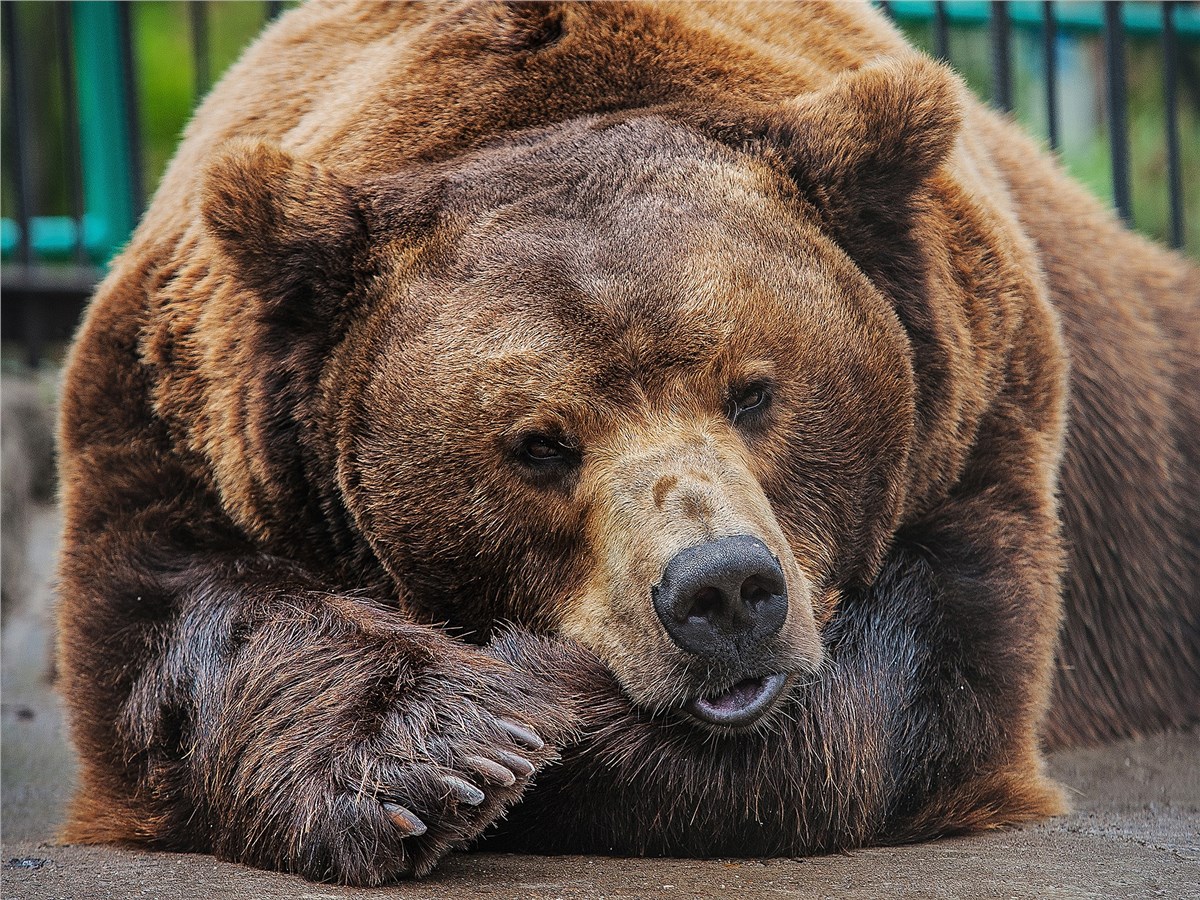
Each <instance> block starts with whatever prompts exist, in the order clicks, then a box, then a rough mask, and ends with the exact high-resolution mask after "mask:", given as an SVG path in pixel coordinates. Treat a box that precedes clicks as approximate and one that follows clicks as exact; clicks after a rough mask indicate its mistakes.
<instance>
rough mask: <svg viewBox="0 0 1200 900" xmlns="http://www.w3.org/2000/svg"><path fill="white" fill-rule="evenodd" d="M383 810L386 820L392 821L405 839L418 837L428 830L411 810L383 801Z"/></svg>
mask: <svg viewBox="0 0 1200 900" xmlns="http://www.w3.org/2000/svg"><path fill="white" fill-rule="evenodd" d="M383 809H384V812H386V813H387V814H388V818H389V819H391V820H392V823H393V824H394V825H395V826H396V827H397V828H399V829H400V830H401V831H403V832H405V835H406V837H420V836H421V835H423V834H424V833H425V832H426V831H428V830H429V828H428V827H427V826H426V825H425V823H424V822H422V821H421V820H420V819H419V818H417V816H416V814H415V813H413V812H412V810H409V809H405V808H404V807H403V806H401V805H400V804H399V803H389V802H387V801H384V803H383Z"/></svg>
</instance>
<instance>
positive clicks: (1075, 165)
mask: <svg viewBox="0 0 1200 900" xmlns="http://www.w3.org/2000/svg"><path fill="white" fill-rule="evenodd" d="M288 5H289V4H267V3H260V2H241V0H237V2H235V0H212V2H206V3H203V4H197V3H188V2H168V0H146V2H138V3H136V4H131V9H130V10H129V23H130V33H131V37H132V49H133V53H132V61H133V71H134V73H135V87H136V94H137V98H138V103H137V107H138V120H139V121H138V133H139V135H140V142H141V159H142V174H141V181H142V187H143V194H144V196H148V195H149V194H151V193H152V192H153V188H154V185H155V184H156V183H157V181H158V179H159V177H160V176H161V174H162V172H163V169H164V168H165V166H166V164H167V162H168V160H169V159H170V157H171V154H172V153H173V152H174V148H175V145H176V143H177V141H178V139H179V135H180V132H181V130H182V128H183V126H184V124H185V123H186V122H187V119H188V116H189V115H190V113H191V110H192V109H193V107H194V105H195V103H196V101H197V99H198V98H199V97H201V96H202V95H203V93H204V92H205V91H206V90H207V88H208V87H209V86H210V84H211V82H212V81H213V80H215V79H216V78H218V77H219V76H220V73H221V72H223V71H224V69H225V68H226V67H227V66H228V65H229V64H230V63H231V62H232V61H233V60H235V59H236V58H237V56H238V54H239V53H240V51H241V50H242V48H243V47H244V46H245V45H246V44H247V43H249V42H250V41H251V40H253V38H254V36H255V35H256V34H257V33H258V32H259V31H260V30H261V29H262V27H263V25H264V23H265V22H266V21H267V19H268V17H269V16H270V15H271V14H273V13H275V12H277V11H278V8H279V7H283V8H286V6H288ZM56 6H57V4H52V3H36V2H20V3H14V4H12V7H13V8H12V11H11V13H12V18H11V19H6V22H8V21H12V22H13V23H14V24H15V28H16V30H17V33H18V36H19V39H20V47H21V48H22V50H21V56H22V57H23V59H22V66H23V69H24V71H25V73H26V74H25V76H24V94H25V98H24V100H25V109H26V115H25V119H26V123H25V125H24V128H25V134H24V135H23V136H22V138H21V139H22V140H23V141H25V146H26V148H27V150H28V151H29V152H28V154H27V155H28V156H29V166H28V168H29V171H28V172H27V173H26V179H25V183H26V184H28V185H29V186H30V191H29V194H30V195H31V196H30V199H31V202H32V204H33V208H32V212H33V214H34V215H35V216H39V217H69V216H70V214H71V209H72V199H71V185H70V181H69V180H68V178H67V177H65V173H67V172H69V171H70V162H71V160H70V151H69V145H68V141H69V135H68V133H67V130H66V127H65V124H64V123H65V121H66V119H67V116H66V110H65V109H64V99H63V97H64V94H63V90H62V87H63V79H64V71H63V59H62V54H63V52H64V47H63V46H62V44H61V42H60V41H59V40H58V39H57V37H58V32H57V31H56V28H57V27H58V26H57V24H56V15H57V13H56ZM889 6H890V8H891V10H892V11H893V14H894V15H895V16H896V18H897V20H898V23H899V25H900V26H901V27H902V28H903V29H904V30H905V31H906V32H907V34H908V35H909V37H910V38H911V39H912V41H913V42H914V43H915V44H916V45H917V46H919V47H922V48H923V49H926V50H928V51H930V52H932V51H933V44H934V33H933V25H932V20H931V10H932V7H933V4H932V3H903V2H901V3H892V4H889ZM1055 6H1056V8H1057V9H1058V10H1059V11H1060V14H1061V13H1064V12H1066V11H1067V5H1066V4H1062V3H1059V4H1055ZM1125 6H1126V7H1127V9H1126V19H1127V21H1128V20H1129V18H1130V16H1131V15H1132V16H1135V17H1140V18H1139V21H1144V20H1146V19H1147V12H1148V10H1147V8H1153V9H1155V10H1157V8H1158V7H1159V4H1156V3H1155V4H1151V3H1142V4H1137V7H1139V8H1138V9H1131V8H1129V7H1132V6H1133V5H1132V4H1125ZM1176 6H1177V19H1178V20H1180V21H1182V22H1184V24H1185V25H1187V23H1193V24H1196V23H1200V9H1197V6H1198V4H1195V3H1184V4H1177V5H1176ZM949 7H950V8H951V10H952V11H957V14H956V16H955V17H954V20H952V28H951V30H950V42H949V50H950V54H949V55H950V58H951V61H952V63H953V64H954V66H955V67H956V68H957V69H958V70H959V71H960V72H962V73H963V75H964V76H965V77H966V79H967V81H968V82H969V83H970V84H971V86H972V87H973V88H974V89H975V90H976V91H977V92H978V93H979V95H980V96H981V97H984V98H987V97H989V96H990V95H991V87H992V85H991V67H990V56H989V53H990V45H989V37H988V29H987V22H986V16H987V12H988V9H989V7H990V4H987V3H952V4H949ZM1009 7H1010V9H1011V10H1013V11H1014V13H1015V12H1017V11H1020V10H1021V9H1022V8H1026V9H1024V11H1025V12H1030V11H1031V10H1032V9H1033V8H1038V10H1040V8H1041V7H1042V4H1040V3H1012V4H1009ZM1099 7H1100V4H1097V3H1091V4H1079V3H1072V4H1070V10H1069V11H1070V13H1071V16H1070V18H1073V19H1079V18H1080V13H1081V11H1082V12H1086V11H1087V8H1092V13H1094V15H1092V19H1094V21H1095V22H1096V23H1098V22H1099V20H1100V15H1099V12H1098V10H1099ZM1037 14H1038V15H1040V11H1038V12H1037ZM1013 18H1014V26H1013V29H1012V54H1011V60H1012V72H1013V78H1014V85H1013V101H1014V113H1015V115H1016V117H1017V118H1018V119H1019V120H1020V121H1022V122H1023V123H1025V124H1026V125H1027V126H1028V128H1029V129H1030V130H1031V131H1032V132H1033V133H1034V134H1037V135H1040V136H1043V137H1044V136H1045V135H1046V110H1045V102H1044V97H1043V86H1042V85H1043V82H1042V75H1041V72H1042V55H1041V54H1042V48H1041V41H1042V36H1041V30H1040V28H1038V27H1035V26H1034V25H1031V24H1029V23H1028V22H1026V23H1024V24H1023V23H1022V22H1020V21H1019V18H1020V17H1018V16H1017V15H1015V14H1014V16H1013ZM1025 18H1026V19H1031V18H1034V16H1025ZM1083 18H1087V16H1083ZM1150 18H1151V19H1153V18H1154V17H1153V16H1151V17H1150ZM201 20H202V23H201V24H202V28H201V33H200V34H199V35H198V33H197V30H196V26H197V23H198V22H199V21H201ZM1189 27H1190V26H1189ZM198 37H201V38H202V41H200V42H199V43H201V44H202V48H201V52H200V53H199V54H198V53H197V49H198V41H197V38H198ZM81 38H82V39H84V40H86V39H87V36H86V35H76V44H78V42H79V40H80V39H81ZM1125 46H1126V50H1125V55H1126V63H1127V70H1128V117H1129V145H1130V156H1131V170H1130V177H1131V188H1132V196H1133V210H1132V211H1133V224H1134V226H1135V227H1136V228H1137V229H1139V230H1141V231H1143V232H1144V233H1146V234H1148V235H1151V236H1152V237H1154V238H1157V239H1159V240H1164V241H1165V240H1166V239H1167V236H1168V201H1167V162H1166V142H1165V139H1164V128H1165V106H1164V101H1163V65H1162V59H1163V56H1162V47H1161V43H1160V38H1159V35H1158V34H1157V33H1155V32H1154V31H1153V30H1151V31H1141V30H1139V29H1137V28H1130V30H1129V33H1128V34H1127V38H1126V43H1125ZM1179 49H1180V67H1179V102H1178V104H1177V112H1178V116H1179V136H1180V140H1179V147H1180V151H1181V161H1182V184H1183V194H1184V205H1185V209H1184V221H1185V223H1187V227H1186V228H1185V238H1186V245H1185V248H1186V252H1188V253H1189V254H1191V255H1192V256H1194V257H1196V258H1200V38H1198V37H1197V33H1196V30H1194V29H1193V30H1190V31H1189V30H1187V28H1185V29H1182V30H1181V34H1180V39H1179ZM4 52H5V53H6V54H8V53H9V42H8V41H6V42H5V45H4ZM1057 54H1058V60H1059V109H1060V134H1061V147H1060V153H1061V157H1062V159H1063V161H1064V163H1065V164H1066V166H1067V168H1068V169H1069V170H1070V171H1071V172H1072V173H1073V174H1074V175H1075V176H1076V177H1078V178H1079V179H1080V180H1081V181H1083V182H1084V184H1086V185H1088V186H1089V187H1090V188H1091V189H1092V190H1093V191H1094V192H1095V193H1096V194H1097V195H1099V196H1101V197H1104V198H1108V197H1111V195H1112V175H1111V163H1110V148H1109V139H1108V132H1107V121H1106V118H1105V106H1104V97H1103V95H1104V79H1105V67H1104V63H1105V60H1104V52H1103V42H1102V35H1101V33H1100V32H1099V31H1098V30H1097V29H1096V28H1080V27H1068V26H1066V25H1064V26H1063V27H1062V30H1061V33H1060V34H1059V37H1058V41H1057ZM198 59H199V60H201V62H200V63H199V64H197V60H198ZM9 63H10V60H8V59H6V60H5V68H4V73H5V79H6V81H8V80H10V79H9V73H10V67H9ZM76 65H78V63H77V64H76ZM76 71H77V72H78V68H77V70H76ZM77 77H78V76H77ZM9 89H10V85H8V84H6V86H5V98H6V100H7V99H8V97H9V96H10V93H9ZM12 113H13V104H12V103H8V102H6V103H5V105H4V122H3V130H4V136H5V147H4V154H3V166H2V175H0V177H2V181H0V211H2V213H3V216H4V217H5V218H6V219H7V220H8V222H6V223H5V231H4V234H3V238H4V240H3V245H4V251H5V258H6V259H11V258H12V254H13V252H14V250H15V249H16V243H15V241H16V234H17V232H16V231H15V222H14V221H13V220H14V219H15V218H16V214H17V210H16V208H15V206H14V173H13V166H12V160H13V158H14V146H15V145H14V143H13V141H14V140H15V139H16V136H17V130H18V129H17V123H16V122H15V121H14V120H13V118H12ZM85 155H86V154H85ZM114 189H115V188H114ZM62 221H63V227H65V228H67V229H68V231H69V233H70V234H73V232H72V231H70V229H73V227H74V226H73V224H72V222H71V220H70V219H69V218H64V219H63V220H62ZM35 237H36V233H35ZM123 239H124V234H123V233H122V234H119V235H113V234H109V235H107V237H106V238H103V239H101V238H99V237H98V238H97V239H96V240H94V241H92V242H91V243H92V244H94V246H93V247H92V248H91V257H92V261H94V262H98V263H102V262H103V261H104V260H105V259H106V258H107V256H108V255H109V253H110V252H111V251H112V249H113V248H114V247H115V246H117V245H118V244H119V243H120V242H121V241H123ZM43 243H44V242H43ZM64 246H65V247H66V248H67V249H64V248H63V247H60V248H59V250H58V252H57V253H55V252H51V253H50V254H49V258H54V257H55V256H57V257H58V258H60V259H66V258H68V257H69V255H70V254H69V252H68V250H69V246H70V243H69V241H68V243H67V244H66V245H64ZM43 258H46V254H43Z"/></svg>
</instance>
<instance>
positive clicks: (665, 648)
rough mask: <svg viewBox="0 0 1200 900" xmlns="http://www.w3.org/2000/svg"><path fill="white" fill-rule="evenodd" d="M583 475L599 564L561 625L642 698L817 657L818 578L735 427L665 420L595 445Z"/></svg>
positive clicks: (669, 697) (667, 696)
mask: <svg viewBox="0 0 1200 900" xmlns="http://www.w3.org/2000/svg"><path fill="white" fill-rule="evenodd" d="M647 431H650V430H649V429H647ZM714 431H716V429H714ZM585 480H586V484H584V485H581V488H582V489H583V490H585V491H586V492H587V496H588V498H589V516H588V533H587V538H588V541H589V544H590V546H591V549H592V551H593V552H592V556H593V559H594V560H595V564H594V567H593V571H592V572H591V576H590V578H589V580H588V583H587V585H586V588H585V590H584V592H583V595H582V596H581V597H580V598H579V599H578V601H577V602H576V603H574V604H571V605H570V607H569V608H568V609H566V610H565V611H564V618H563V621H562V628H563V631H564V632H565V633H566V634H568V635H570V636H571V637H574V638H575V639H576V640H579V641H580V642H581V643H583V644H585V645H587V646H589V647H590V648H592V649H593V650H594V651H595V652H596V653H597V654H599V655H600V656H601V658H603V659H604V660H605V661H606V662H607V663H608V664H609V665H610V666H611V667H612V668H613V670H614V672H615V673H616V674H617V677H618V679H619V680H620V681H621V683H622V685H623V687H624V688H625V690H626V691H627V692H628V693H629V694H630V696H631V697H632V698H633V699H634V700H636V701H638V702H640V703H642V704H644V705H647V706H650V707H653V708H665V707H672V706H679V705H681V704H683V703H685V702H687V701H688V700H690V699H692V698H695V697H697V696H701V695H711V694H714V693H720V692H722V691H726V690H728V689H729V688H730V687H731V686H732V685H734V684H736V683H738V682H742V681H745V680H746V679H753V678H761V677H765V676H772V675H775V674H777V673H787V674H792V673H799V672H804V673H811V672H812V671H814V670H815V669H816V667H817V666H818V665H819V664H820V662H821V659H822V649H821V642H820V638H819V636H818V634H817V629H816V625H815V623H814V618H813V606H812V601H813V586H812V581H813V576H812V575H811V574H809V573H806V572H805V571H804V570H803V569H802V568H801V566H800V565H799V564H798V563H797V560H796V557H795V554H794V553H793V551H792V547H791V546H790V545H789V543H788V541H787V540H786V538H785V536H784V534H783V532H782V530H781V529H780V527H779V523H778V522H777V521H776V518H775V515H774V513H773V512H772V510H771V505H770V503H769V501H768V500H767V497H766V495H765V493H764V492H763V490H762V487H761V486H760V484H759V483H758V481H757V480H756V479H755V477H754V475H753V474H752V472H751V470H750V468H749V465H748V462H747V459H746V457H745V448H744V446H743V445H742V444H741V442H740V441H739V440H738V439H737V438H736V436H734V435H732V434H730V435H722V434H721V433H719V432H718V433H713V431H708V430H706V429H704V428H703V427H700V426H693V427H687V426H684V425H681V426H678V427H676V428H673V429H670V428H664V427H663V425H662V423H661V422H656V423H655V426H654V428H653V430H652V433H651V434H646V433H638V432H630V433H626V434H625V435H622V438H621V440H620V441H618V442H614V444H613V445H611V446H609V447H608V448H605V449H603V450H600V451H598V452H597V453H596V454H594V456H593V459H592V460H590V463H589V468H588V472H587V474H586V476H585Z"/></svg>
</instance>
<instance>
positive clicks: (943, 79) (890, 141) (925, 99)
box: [708, 53, 962, 232]
mask: <svg viewBox="0 0 1200 900" xmlns="http://www.w3.org/2000/svg"><path fill="white" fill-rule="evenodd" d="M961 90H962V88H961V85H960V83H959V80H958V78H957V76H955V75H954V74H953V73H952V72H951V71H950V70H949V69H947V68H946V67H945V66H942V65H941V64H939V63H936V62H934V61H933V60H931V59H929V58H928V57H925V56H921V55H918V54H915V53H914V54H912V55H909V56H905V57H902V58H899V59H891V60H886V61H883V62H878V63H873V64H870V65H867V66H864V67H862V68H860V69H855V70H852V71H849V72H845V73H842V74H840V75H838V76H837V77H836V78H835V79H834V80H833V81H832V82H831V83H829V84H827V85H826V86H824V87H822V88H821V89H819V90H817V91H813V92H812V93H807V94H802V95H800V96H798V97H796V98H794V99H792V100H790V101H787V102H786V103H784V104H782V105H781V106H780V105H777V106H774V107H771V108H770V109H762V108H761V107H760V108H759V109H758V110H756V111H754V112H751V113H750V114H749V115H746V114H744V113H742V114H738V115H734V116H732V117H730V118H729V119H726V120H725V122H724V123H722V124H717V125H715V127H714V125H712V124H710V125H709V126H708V127H709V128H712V129H713V131H714V132H715V133H714V136H716V137H718V139H720V140H722V141H724V142H726V143H730V144H733V145H735V146H742V147H746V148H748V149H757V150H758V151H759V152H763V153H765V154H766V155H768V156H769V157H770V158H773V159H774V160H775V161H776V162H777V163H778V164H780V165H781V166H782V167H783V168H784V169H786V170H787V172H788V174H789V175H790V176H791V178H792V180H793V181H794V182H795V183H796V186H797V187H798V188H799V190H800V192H801V194H802V195H803V196H804V197H805V198H806V199H807V200H809V201H810V202H811V203H812V204H813V205H814V206H815V207H816V209H817V210H818V212H819V213H820V215H821V217H822V219H823V220H825V224H826V225H827V226H829V227H830V228H831V230H833V231H835V232H836V231H838V230H840V229H841V228H842V227H844V226H845V225H847V224H849V222H851V221H853V220H855V219H858V218H860V217H861V216H863V215H866V216H868V217H871V216H876V215H883V216H885V217H886V216H887V214H888V212H889V211H890V210H897V207H898V206H902V205H903V204H904V203H905V201H906V200H908V199H909V198H910V197H911V196H912V195H913V194H915V193H916V192H917V191H919V190H920V189H921V188H922V187H923V186H924V184H925V182H926V180H927V179H928V178H929V176H930V175H932V174H933V172H934V171H936V170H937V168H938V166H940V165H941V163H942V162H943V161H944V160H945V159H946V157H947V156H948V155H949V154H950V151H951V150H952V149H953V147H954V143H955V140H956V139H957V136H958V131H959V127H960V124H961V117H962V101H961Z"/></svg>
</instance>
